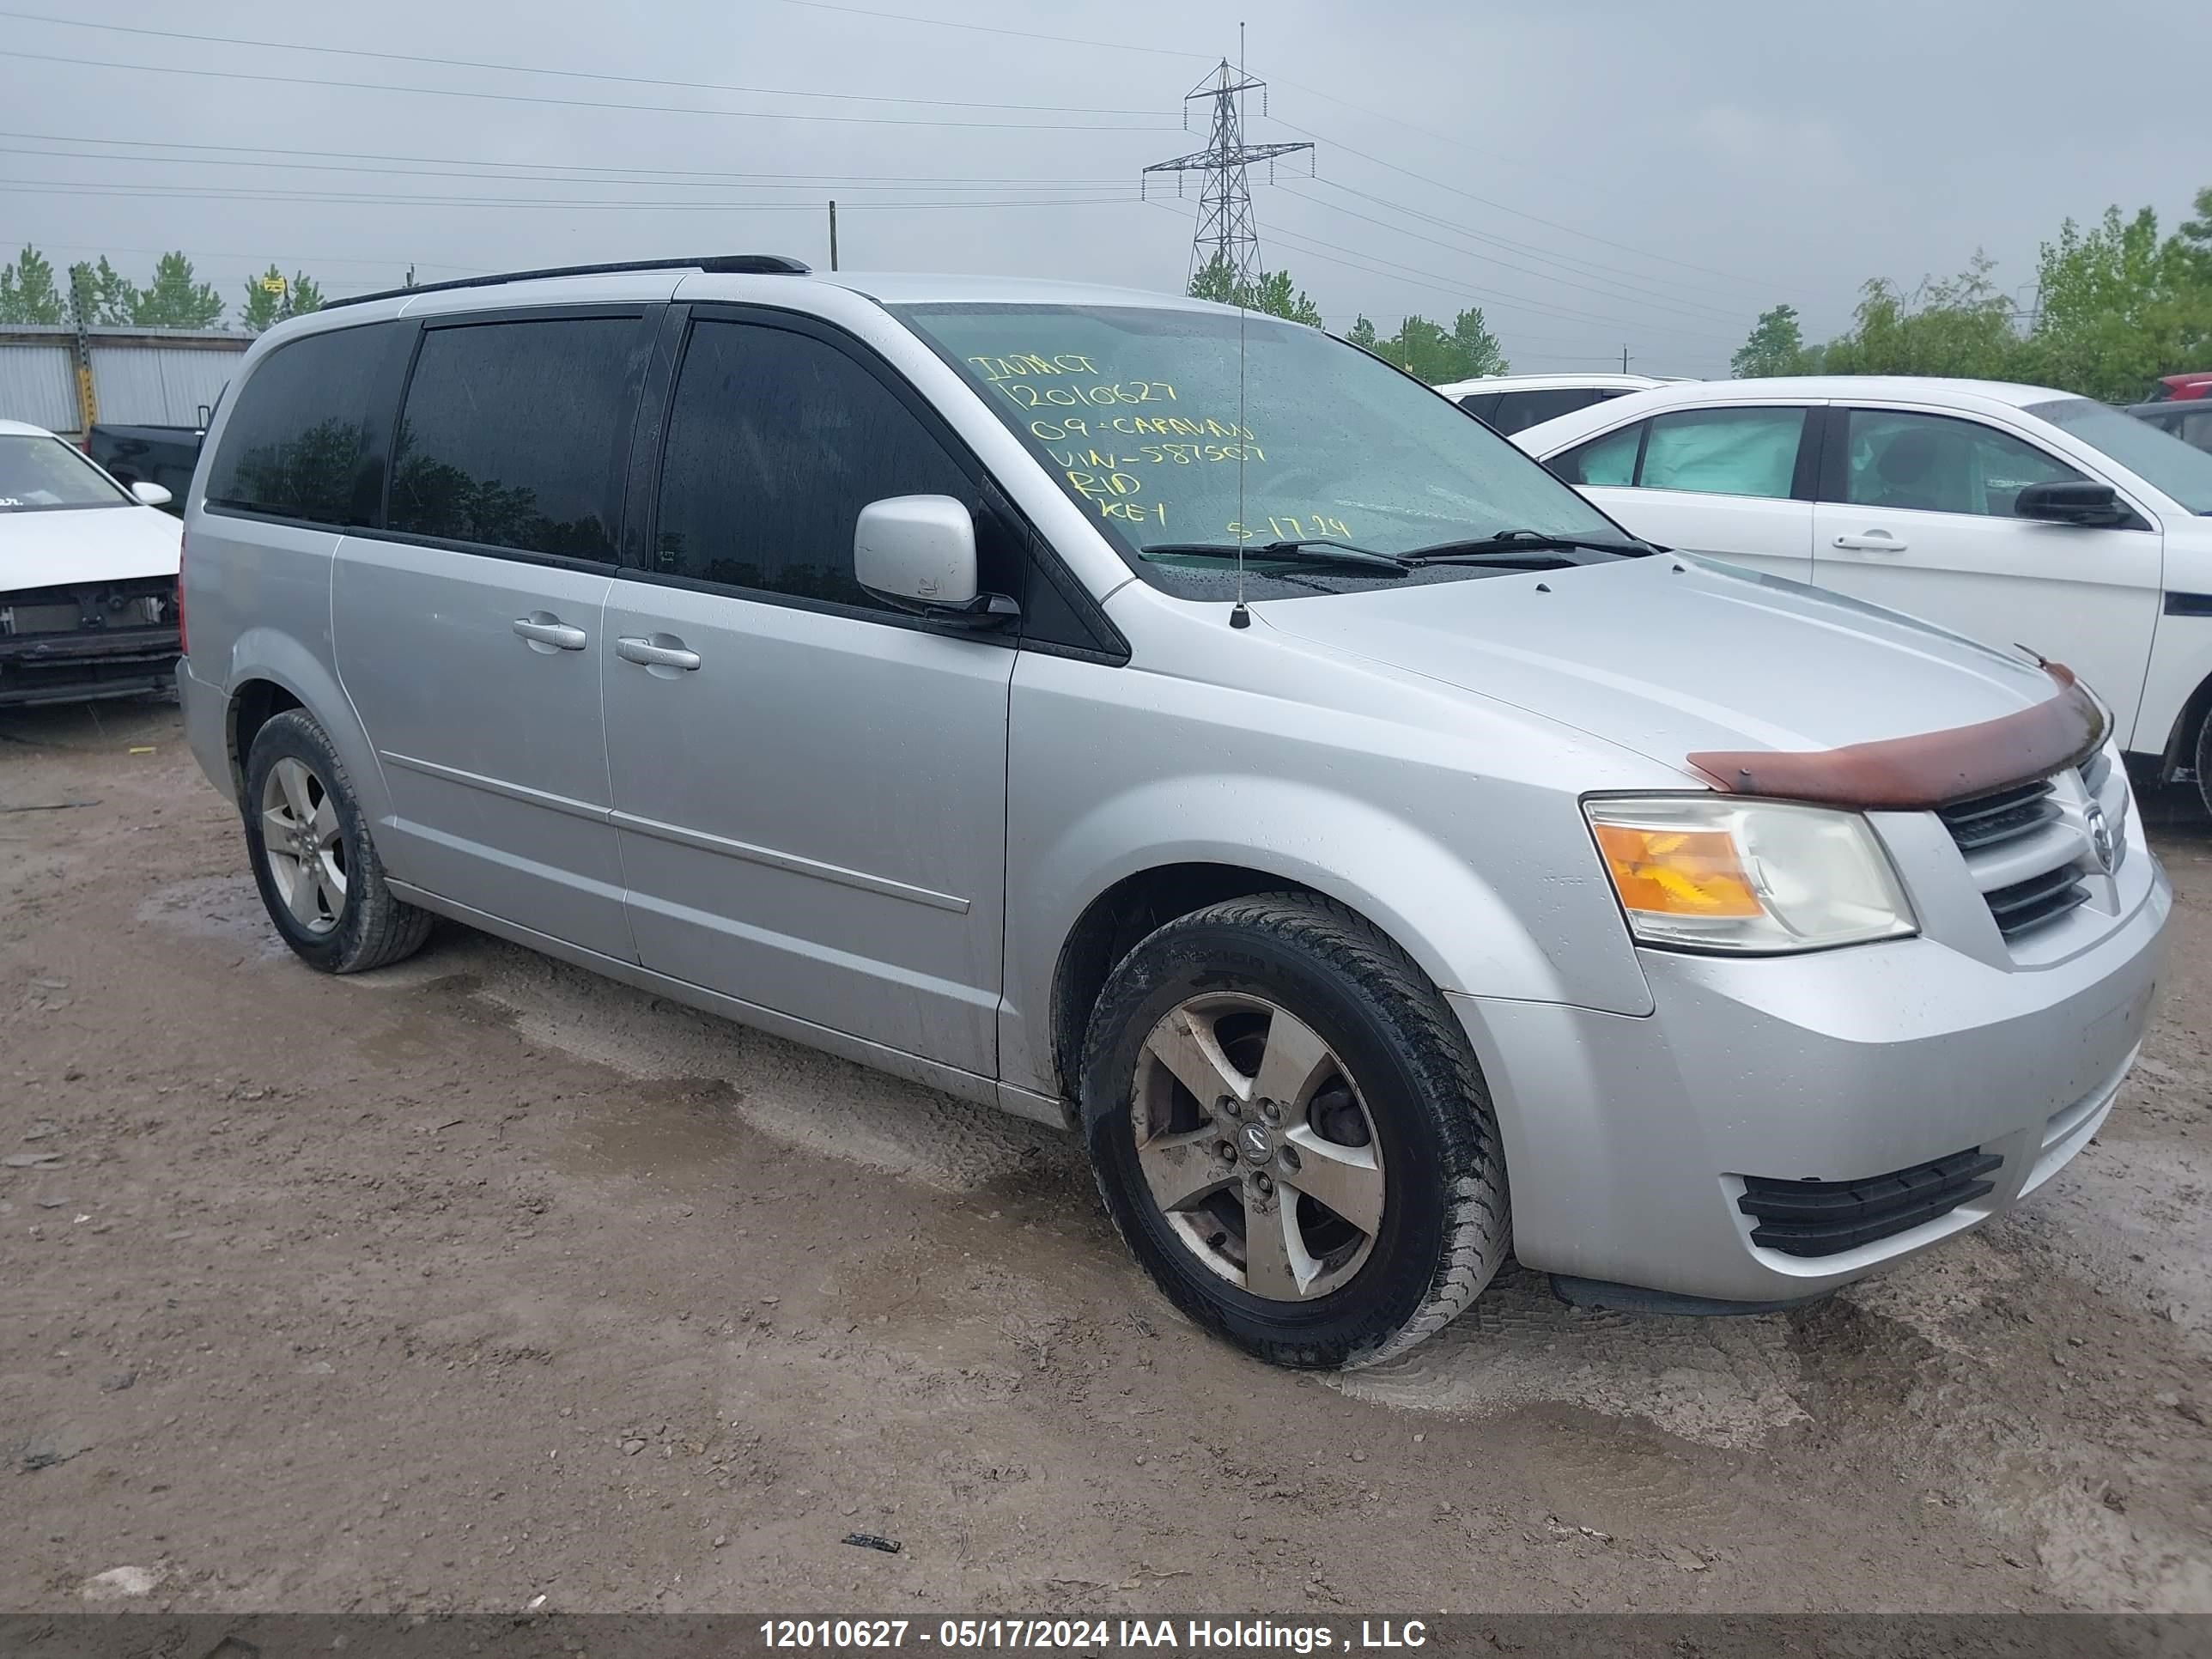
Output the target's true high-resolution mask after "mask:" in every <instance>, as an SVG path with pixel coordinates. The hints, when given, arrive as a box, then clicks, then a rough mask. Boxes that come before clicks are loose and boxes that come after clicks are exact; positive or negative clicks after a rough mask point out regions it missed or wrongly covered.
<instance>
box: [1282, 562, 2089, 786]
mask: <svg viewBox="0 0 2212 1659" xmlns="http://www.w3.org/2000/svg"><path fill="white" fill-rule="evenodd" d="M1252 609H1253V613H1254V614H1255V616H1259V617H1262V618H1263V619H1264V620H1265V621H1266V622H1267V623H1269V624H1270V625H1271V626H1273V627H1274V628H1276V629H1279V630H1280V631H1281V632H1283V633H1285V634H1286V635H1291V636H1292V637H1294V638H1297V639H1299V640H1303V641H1308V642H1310V643H1312V644H1315V645H1319V646H1322V647H1328V648H1330V649H1332V650H1334V651H1339V652H1343V653H1350V654H1352V655H1355V656H1358V657H1362V658H1364V659H1369V660H1370V661H1375V662H1380V663H1384V664H1388V665H1391V666H1393V667H1395V668H1398V669H1401V670H1403V671H1407V672H1410V673H1414V674H1419V675H1421V676H1423V677H1425V678H1431V679H1434V680H1439V681H1442V682H1444V683H1445V684H1450V685H1454V686H1456V687H1459V688H1460V689H1462V690H1466V691H1469V692H1472V693H1474V694H1475V695H1477V696H1482V697H1486V698H1489V699H1491V700H1492V701H1495V702H1504V703H1510V704H1511V705H1513V706H1515V707H1516V708H1524V709H1526V710H1528V712H1530V713H1531V714H1538V715H1541V717H1543V718H1544V719H1546V720H1553V721H1557V722H1559V723H1560V724H1563V725H1565V726H1573V727H1575V728H1577V730H1580V731H1582V732H1587V733H1589V735H1591V736H1593V737H1596V738H1602V739H1603V740H1605V741H1607V742H1608V743H1611V744H1617V745H1619V746H1620V747H1622V748H1626V749H1630V750H1634V751H1636V752H1637V753H1638V754H1641V755H1644V756H1645V757H1649V758H1650V759H1652V760H1655V761H1657V762H1660V763H1663V764H1665V765H1668V766H1671V767H1674V768H1676V769H1682V770H1685V771H1686V770H1687V765H1686V757H1687V756H1689V755H1690V754H1692V753H1693V752H1696V751H1699V750H1753V749H1781V750H1826V749H1836V748H1841V747H1842V746H1844V744H1857V743H1867V742H1875V741H1879V740H1881V739H1883V738H1901V737H1914V736H1918V735H1920V734H1922V733H1923V732H1936V731H1943V730H1947V729H1948V728H1951V727H1954V726H1972V725H1975V724H1978V722H1980V721H1983V720H1995V719H1997V718H1999V717H2001V716H2003V715H2006V714H2014V713H2016V712H2017V711H2019V710H2020V709H2022V708H2029V707H2032V706H2033V705H2034V704H2036V703H2039V702H2046V701H2048V700H2049V699H2050V698H2051V697H2052V696H2055V695H2056V689H2055V688H2054V686H2053V685H2052V684H2051V678H2050V677H2049V676H2047V675H2046V674H2045V673H2044V672H2043V671H2041V670H2040V669H2039V668H2037V667H2035V666H2034V665H2033V664H2031V663H2028V662H2027V661H2024V660H2016V659H2013V658H2011V657H2008V656H2006V655H2003V654H2002V653H1999V652H1997V651H1995V650H1991V649H1989V648H1987V647H1983V646H1979V645H1976V644H1974V643H1972V641H1967V640H1965V639H1961V638H1960V637H1959V636H1958V635H1954V634H1949V633H1947V632H1945V631H1944V630H1942V629H1938V628H1936V627H1934V626H1932V625H1930V624H1929V623H1921V622H1918V621H1916V620H1914V619H1912V618H1911V617H1904V616H1900V615H1899V614H1898V613H1897V612H1895V611H1884V610H1881V609H1880V608H1878V607H1876V606H1874V605H1863V604H1860V603H1859V602H1857V600H1853V599H1844V598H1841V597H1839V596H1838V595H1835V594H1832V593H1825V592H1821V591H1820V590H1819V589H1817V588H1813V587H1808V586H1805V585H1804V584H1803V583H1802V582H1794V581H1790V580H1787V579H1785V578H1783V577H1778V576H1771V575H1767V574H1764V573H1761V572H1756V571H1751V570H1746V569H1743V568H1739V567H1735V566H1730V565H1723V564H1720V563H1717V562H1711V561H1707V560H1704V559H1699V558H1694V557H1691V556H1684V555H1680V554H1662V555H1658V556H1651V557H1646V558H1640V559H1632V560H1623V561H1620V562H1618V563H1613V564H1606V565H1584V566H1579V567H1577V568H1571V569H1565V570H1553V571H1545V572H1541V573H1528V574H1521V573H1515V574H1511V575H1500V576H1492V577H1487V578H1478V579H1474V580H1466V581H1455V582H1444V583H1424V584H1422V585H1420V586H1407V587H1396V588H1379V589H1374V590H1370V591H1369V592H1363V593H1357V594H1340V595H1337V596H1334V597H1333V598H1328V599H1319V598H1316V599H1275V600H1270V601H1267V602H1265V603H1263V604H1260V605H1254V606H1253V607H1252ZM2092 689H2094V688H2092Z"/></svg>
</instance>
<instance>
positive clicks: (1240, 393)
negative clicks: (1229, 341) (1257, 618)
mask: <svg viewBox="0 0 2212 1659" xmlns="http://www.w3.org/2000/svg"><path fill="white" fill-rule="evenodd" d="M1250 315H1251V313H1250V312H1249V311H1248V310H1247V309H1246V308H1245V305H1244V296H1243V293H1242V292H1241V291H1240V292H1239V293H1238V295H1237V603H1236V605H1233V606H1232V607H1231V609H1230V612H1229V625H1230V626H1231V628H1249V627H1250V626H1251V625H1252V613H1251V612H1250V611H1248V610H1246V609H1245V607H1244V544H1245V542H1246V541H1247V540H1249V538H1250V537H1251V534H1252V532H1251V529H1250V528H1249V526H1247V525H1246V524H1245V522H1244V450H1245V443H1244V435H1245V433H1246V432H1247V431H1248V430H1249V426H1248V424H1247V422H1245V419H1244V319H1246V318H1247V317H1249V316H1250Z"/></svg>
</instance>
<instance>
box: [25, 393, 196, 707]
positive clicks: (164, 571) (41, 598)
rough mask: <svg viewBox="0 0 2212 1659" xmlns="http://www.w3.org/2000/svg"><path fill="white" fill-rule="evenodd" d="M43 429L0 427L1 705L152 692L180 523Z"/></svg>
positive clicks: (159, 679)
mask: <svg viewBox="0 0 2212 1659" xmlns="http://www.w3.org/2000/svg"><path fill="white" fill-rule="evenodd" d="M168 499H169V492H168V491H167V490H166V489H163V488H162V487H161V485H159V484H154V483H142V484H134V485H132V486H131V488H130V489H125V488H124V487H123V486H122V485H121V484H119V483H116V482H115V480H114V479H112V478H111V477H108V476H107V474H106V473H105V472H103V471H100V468H99V467H97V466H95V465H93V464H92V463H91V462H90V461H88V460H87V459H85V458H84V457H83V456H82V455H81V454H79V453H77V452H76V450H75V449H72V448H71V447H70V446H69V445H67V444H65V443H64V442H63V441H61V440H60V439H59V438H57V437H56V436H55V435H53V434H52V433H51V432H48V431H47V430H46V429H45V428H43V427H35V426H26V425H24V424H23V423H22V422H20V421H0V704H5V703H30V702H83V701H85V700H88V699H90V698H94V697H122V696H134V695H136V694H137V693H141V692H146V691H158V690H162V689H164V688H165V687H167V685H169V684H171V682H172V679H173V676H174V674H175V671H176V663H177V655H178V652H179V635H178V619H177V562H178V559H179V550H180V544H181V531H182V528H183V527H182V526H180V525H179V523H178V522H177V520H174V519H173V518H171V517H170V516H169V515H168V514H167V513H159V512H156V511H155V508H156V507H159V506H160V505H161V503H162V502H164V501H167V500H168Z"/></svg>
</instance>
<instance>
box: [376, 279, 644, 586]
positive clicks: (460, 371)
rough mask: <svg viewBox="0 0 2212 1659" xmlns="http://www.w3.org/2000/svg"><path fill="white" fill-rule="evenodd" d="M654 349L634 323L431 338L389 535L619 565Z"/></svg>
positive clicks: (487, 327)
mask: <svg viewBox="0 0 2212 1659" xmlns="http://www.w3.org/2000/svg"><path fill="white" fill-rule="evenodd" d="M647 345H648V339H647V331H646V330H645V328H644V326H643V325H642V324H641V321H640V320H639V319H637V318H635V317H561V318H548V319H544V320H543V321H531V322H513V323H471V324H465V325H460V326H456V327H448V328H433V329H429V330H428V331H425V332H424V334H423V336H422V349H421V351H420V352H419V353H418V354H417V355H416V359H415V372H414V374H413V376H412V377H411V378H410V380H409V381H408V385H407V400H406V404H405V405H404V408H403V409H402V410H401V413H400V419H399V437H398V443H397V445H396V447H395V449H394V452H393V461H392V506H391V509H390V511H389V513H388V514H387V516H386V524H387V526H388V527H389V528H391V529H392V530H395V531H398V532H403V533H405V534H410V535H416V536H434V537H436V538H440V539H441V540H445V541H458V542H475V543H477V544H481V545H484V546H489V547H500V548H512V549H514V550H517V551H520V552H528V553H548V554H554V555H558V556H564V557H568V558H575V559H591V560H595V561H599V562H605V563H610V564H611V563H612V562H614V559H615V547H616V538H617V536H618V535H619V534H620V532H621V520H622V470H623V463H624V460H625V459H626V458H627V455H628V441H629V431H630V425H631V421H632V418H633V416H635V413H636V408H637V396H638V386H639V383H640V380H641V375H642V372H643V367H644V356H645V352H646V350H647Z"/></svg>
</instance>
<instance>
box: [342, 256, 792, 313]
mask: <svg viewBox="0 0 2212 1659" xmlns="http://www.w3.org/2000/svg"><path fill="white" fill-rule="evenodd" d="M624 270H703V271H705V272H707V273H708V275H709V276H810V275H811V274H812V271H813V267H812V266H811V265H810V264H807V263H806V262H805V260H804V259H794V258H791V257H790V256H789V255H788V254H783V253H710V254H708V255H707V256H706V257H705V258H697V259H624V260H621V261H619V262H618V263H617V264H605V265H549V266H547V267H546V268H545V269H544V270H501V271H495V272H493V273H492V274H490V275H489V276H457V277H455V278H454V279H453V281H451V282H447V283H416V284H415V285H414V286H413V287H412V288H387V289H382V290H381V291H380V292H378V293H375V294H349V295H347V296H346V297H345V298H344V299H343V300H330V301H325V303H324V306H323V309H324V310H325V311H329V310H331V309H332V308H334V307H338V306H359V305H367V304H368V302H369V301H371V300H397V299H400V298H402V297H404V296H405V295H410V294H439V293H442V292H444V291H446V290H447V289H457V288H493V287H496V286H497V285H499V284H500V283H528V282H534V281H535V280H536V279H537V278H538V277H540V276H611V275H612V274H614V273H616V272H617V271H624Z"/></svg>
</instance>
